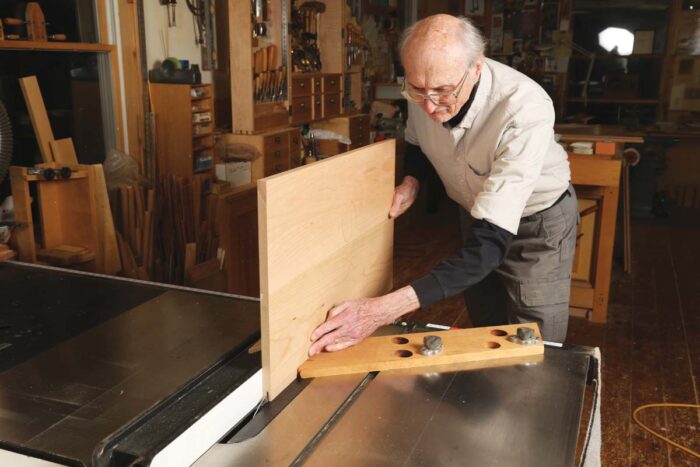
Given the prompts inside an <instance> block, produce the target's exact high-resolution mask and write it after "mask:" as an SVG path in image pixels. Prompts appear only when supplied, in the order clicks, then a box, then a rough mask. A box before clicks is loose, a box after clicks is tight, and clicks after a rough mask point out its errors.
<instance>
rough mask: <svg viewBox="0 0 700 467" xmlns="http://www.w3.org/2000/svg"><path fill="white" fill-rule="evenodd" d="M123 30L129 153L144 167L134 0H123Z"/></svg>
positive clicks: (142, 109)
mask: <svg viewBox="0 0 700 467" xmlns="http://www.w3.org/2000/svg"><path fill="white" fill-rule="evenodd" d="M119 19H120V21H119V31H120V38H121V47H122V59H121V64H122V68H123V75H124V102H125V110H126V112H125V114H126V128H127V130H128V150H127V154H129V155H130V156H131V157H133V158H134V159H136V161H137V162H138V163H139V166H140V167H141V172H142V173H143V170H144V160H143V155H144V145H145V140H146V136H145V130H146V117H145V115H144V92H143V91H144V86H143V81H144V80H143V74H142V68H141V41H140V37H139V29H138V24H139V23H138V22H139V7H138V5H137V3H136V2H133V1H131V0H119Z"/></svg>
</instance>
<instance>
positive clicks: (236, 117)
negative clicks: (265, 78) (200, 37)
mask: <svg viewBox="0 0 700 467" xmlns="http://www.w3.org/2000/svg"><path fill="white" fill-rule="evenodd" d="M228 12H229V15H228V25H227V26H228V33H229V47H230V53H229V55H228V57H229V60H230V65H231V67H230V70H231V71H230V77H229V81H230V86H231V101H232V106H233V111H232V114H233V118H232V124H233V130H234V131H237V132H252V131H254V130H255V123H254V122H255V115H254V106H255V102H254V100H253V95H254V92H253V54H252V48H253V38H252V35H251V24H250V21H251V2H250V1H249V0H228ZM217 16H218V15H217Z"/></svg>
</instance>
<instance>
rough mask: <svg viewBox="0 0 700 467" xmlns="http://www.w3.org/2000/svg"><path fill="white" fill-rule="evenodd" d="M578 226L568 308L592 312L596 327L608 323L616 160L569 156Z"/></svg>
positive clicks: (617, 174)
mask: <svg viewBox="0 0 700 467" xmlns="http://www.w3.org/2000/svg"><path fill="white" fill-rule="evenodd" d="M569 163H570V164H571V183H573V184H574V185H575V186H576V195H577V197H578V199H579V210H580V214H581V224H580V226H579V229H580V231H579V233H581V234H582V235H581V236H579V238H578V240H577V245H576V255H575V257H574V270H573V281H572V283H571V298H570V306H572V307H574V308H579V309H583V310H591V315H590V318H591V319H592V320H593V321H595V322H597V323H605V322H606V320H607V309H608V298H609V291H610V277H611V274H612V255H613V244H614V241H615V221H616V219H617V202H618V195H619V191H620V171H621V168H622V163H621V161H620V160H619V159H609V158H608V159H606V158H600V157H597V156H595V155H588V156H581V155H578V154H569Z"/></svg>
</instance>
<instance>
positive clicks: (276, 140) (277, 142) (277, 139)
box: [275, 136, 282, 144]
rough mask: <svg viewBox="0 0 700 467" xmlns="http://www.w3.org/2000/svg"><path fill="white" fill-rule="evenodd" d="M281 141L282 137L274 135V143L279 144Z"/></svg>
mask: <svg viewBox="0 0 700 467" xmlns="http://www.w3.org/2000/svg"><path fill="white" fill-rule="evenodd" d="M281 142H282V138H280V137H279V136H275V144H280V143H281Z"/></svg>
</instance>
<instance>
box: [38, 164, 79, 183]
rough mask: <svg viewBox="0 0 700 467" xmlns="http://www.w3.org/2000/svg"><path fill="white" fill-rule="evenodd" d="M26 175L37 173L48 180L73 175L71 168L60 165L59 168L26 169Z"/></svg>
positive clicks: (64, 178)
mask: <svg viewBox="0 0 700 467" xmlns="http://www.w3.org/2000/svg"><path fill="white" fill-rule="evenodd" d="M27 175H38V176H40V177H42V178H43V179H44V180H48V181H51V180H53V179H55V178H59V179H63V180H68V179H69V178H70V177H71V175H73V170H72V169H71V168H70V167H61V168H60V169H52V168H43V167H37V168H29V169H27Z"/></svg>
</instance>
